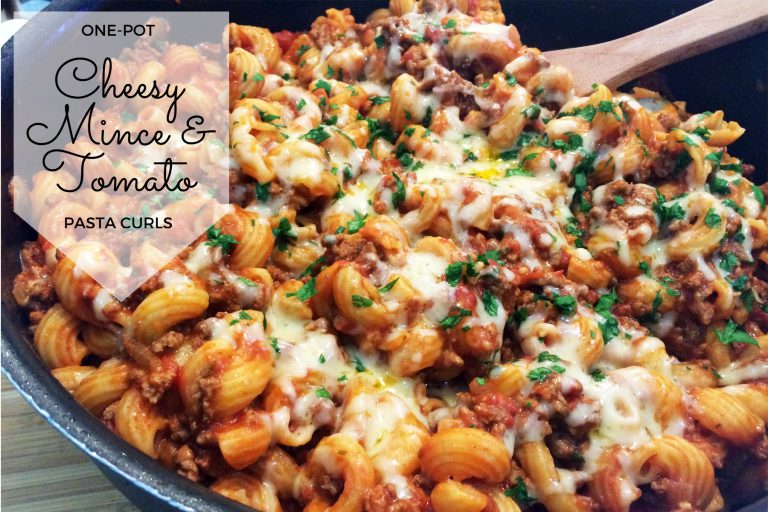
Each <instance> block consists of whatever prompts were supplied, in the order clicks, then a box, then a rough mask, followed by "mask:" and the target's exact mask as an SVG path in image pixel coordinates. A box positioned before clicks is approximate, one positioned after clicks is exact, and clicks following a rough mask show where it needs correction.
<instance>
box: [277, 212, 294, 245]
mask: <svg viewBox="0 0 768 512" xmlns="http://www.w3.org/2000/svg"><path fill="white" fill-rule="evenodd" d="M272 234H273V235H275V242H276V243H277V248H278V250H279V251H281V252H285V251H286V250H287V249H288V240H296V233H294V232H293V231H292V227H291V221H289V220H288V219H287V218H285V217H280V221H279V222H278V223H277V227H276V228H272Z"/></svg>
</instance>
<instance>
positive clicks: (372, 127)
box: [365, 118, 397, 149]
mask: <svg viewBox="0 0 768 512" xmlns="http://www.w3.org/2000/svg"><path fill="white" fill-rule="evenodd" d="M365 121H366V122H367V123H368V133H369V134H370V136H369V140H368V149H371V148H373V143H374V142H375V141H376V139H378V138H382V139H384V140H386V141H387V142H389V143H391V144H394V143H395V141H396V140H397V134H396V133H395V132H393V131H392V128H390V126H389V125H388V124H387V123H382V122H381V121H379V120H378V119H371V118H366V119H365Z"/></svg>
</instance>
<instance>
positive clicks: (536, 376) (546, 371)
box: [528, 364, 565, 382]
mask: <svg viewBox="0 0 768 512" xmlns="http://www.w3.org/2000/svg"><path fill="white" fill-rule="evenodd" d="M563 372H565V368H563V367H562V366H560V365H557V364H553V365H552V366H549V367H546V366H542V367H540V368H536V369H534V370H531V371H530V372H528V378H529V379H530V380H532V381H534V382H542V381H544V379H546V378H547V377H549V376H550V375H552V374H553V373H563Z"/></svg>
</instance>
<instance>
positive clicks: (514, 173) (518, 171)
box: [504, 167, 533, 178]
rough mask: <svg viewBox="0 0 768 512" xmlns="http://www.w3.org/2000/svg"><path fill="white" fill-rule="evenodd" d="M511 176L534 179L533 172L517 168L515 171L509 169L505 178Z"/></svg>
mask: <svg viewBox="0 0 768 512" xmlns="http://www.w3.org/2000/svg"><path fill="white" fill-rule="evenodd" d="M510 176H528V177H533V173H532V172H531V171H528V170H526V169H521V168H520V167H515V168H514V169H507V172H506V173H505V174H504V177H505V178H509V177H510Z"/></svg>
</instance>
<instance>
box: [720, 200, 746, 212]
mask: <svg viewBox="0 0 768 512" xmlns="http://www.w3.org/2000/svg"><path fill="white" fill-rule="evenodd" d="M723 205H725V206H727V207H728V208H731V209H733V211H735V212H736V213H738V214H739V215H742V214H744V208H742V207H741V206H739V205H738V204H737V203H736V201H733V200H731V199H723Z"/></svg>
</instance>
